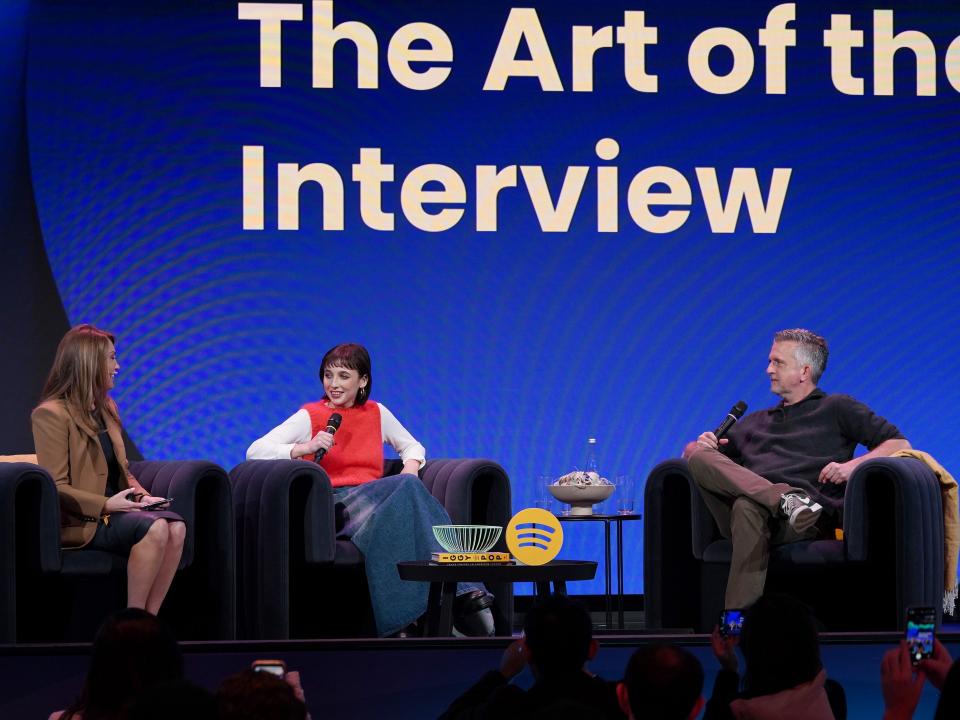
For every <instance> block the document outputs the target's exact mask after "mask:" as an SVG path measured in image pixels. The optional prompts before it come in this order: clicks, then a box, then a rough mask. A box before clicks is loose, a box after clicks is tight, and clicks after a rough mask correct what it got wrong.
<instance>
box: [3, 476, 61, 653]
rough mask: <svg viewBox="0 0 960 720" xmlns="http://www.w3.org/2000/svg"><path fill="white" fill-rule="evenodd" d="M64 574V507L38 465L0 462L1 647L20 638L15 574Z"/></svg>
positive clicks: (51, 480) (51, 481)
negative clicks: (61, 549)
mask: <svg viewBox="0 0 960 720" xmlns="http://www.w3.org/2000/svg"><path fill="white" fill-rule="evenodd" d="M58 570H60V505H59V500H58V498H57V488H56V485H55V484H54V482H53V478H51V477H50V475H49V473H47V471H46V470H44V469H43V468H42V467H40V466H39V465H34V464H32V463H24V462H13V463H10V462H3V463H0V644H2V643H14V642H16V639H17V573H19V572H36V573H38V574H39V573H42V572H57V571H58Z"/></svg>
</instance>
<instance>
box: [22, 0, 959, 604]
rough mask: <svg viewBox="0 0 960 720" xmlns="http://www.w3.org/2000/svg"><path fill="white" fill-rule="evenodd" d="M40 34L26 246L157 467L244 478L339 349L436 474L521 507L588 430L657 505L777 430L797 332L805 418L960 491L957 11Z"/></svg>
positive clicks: (578, 538) (138, 6)
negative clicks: (837, 414)
mask: <svg viewBox="0 0 960 720" xmlns="http://www.w3.org/2000/svg"><path fill="white" fill-rule="evenodd" d="M32 10H33V12H32V17H31V23H30V37H29V58H28V78H27V117H28V131H29V147H30V162H31V167H32V173H33V182H34V186H35V191H36V197H37V204H38V208H39V215H40V222H41V225H42V230H43V236H44V242H45V244H46V250H47V253H48V256H49V259H50V263H51V267H52V270H53V274H54V277H55V280H56V283H57V286H58V288H59V291H60V294H61V297H62V299H63V303H64V306H65V308H66V310H67V313H68V316H69V320H70V322H71V323H79V322H92V323H95V324H97V325H100V326H103V327H105V328H109V329H110V330H112V331H113V332H115V333H116V334H117V336H118V349H119V355H120V364H121V368H122V369H121V373H120V377H119V378H118V386H117V389H116V390H115V397H116V398H117V400H118V402H119V404H120V408H121V412H122V413H123V417H124V419H125V425H126V427H127V429H128V430H129V432H130V435H131V437H132V438H133V440H134V441H135V442H136V443H137V445H138V446H139V448H140V449H141V451H142V452H143V453H144V455H145V456H147V457H151V458H187V457H198V458H209V459H211V460H213V461H216V462H218V463H220V464H221V465H223V466H224V467H226V468H228V469H229V468H230V467H232V466H233V465H235V464H237V463H238V462H240V461H241V460H243V458H244V452H245V449H246V447H247V445H248V444H249V443H250V442H251V441H252V440H253V439H255V438H257V437H259V436H260V435H262V434H263V433H264V432H266V431H267V430H268V429H270V428H271V427H273V426H274V425H276V424H277V423H279V422H280V421H281V420H283V419H284V418H286V417H287V416H289V415H290V414H292V413H293V412H294V411H295V410H296V409H297V408H298V407H299V406H300V405H301V404H302V403H304V402H307V401H311V400H314V399H317V398H318V396H319V395H320V393H321V388H320V383H319V381H318V378H317V369H318V363H319V361H320V358H321V356H322V354H323V352H324V351H325V350H327V349H328V348H329V347H331V346H332V345H334V344H336V343H339V342H345V341H353V342H360V343H363V344H364V345H366V346H367V347H368V348H369V349H370V351H371V354H372V357H373V365H374V376H375V377H374V379H375V381H376V382H375V385H374V393H373V397H374V399H377V400H380V401H382V402H384V403H385V404H386V405H387V406H388V407H389V408H390V409H391V410H392V411H393V412H394V413H395V414H396V415H397V417H398V418H400V420H401V421H402V422H403V423H404V424H405V425H406V426H407V428H408V429H410V430H411V432H412V433H413V434H414V435H415V436H416V437H417V438H418V439H420V440H421V441H422V442H423V443H424V445H426V447H427V451H428V456H431V457H458V456H476V457H490V458H493V459H495V460H497V461H499V462H500V463H501V464H502V465H503V466H504V467H505V468H506V470H507V471H508V473H509V475H510V477H511V479H512V482H513V496H514V501H513V502H514V509H515V510H518V509H520V508H522V507H525V506H529V505H531V504H533V502H534V500H535V496H536V484H537V478H538V476H540V475H542V474H548V475H552V476H557V475H560V474H562V473H564V472H567V471H569V470H572V469H575V468H577V467H579V466H581V465H582V463H583V459H584V455H585V452H586V440H587V438H588V437H596V438H597V439H598V448H599V459H600V468H601V470H602V471H603V472H604V474H606V475H607V476H609V477H613V476H614V475H618V474H623V473H628V474H633V475H635V476H636V477H637V478H638V481H639V482H638V485H642V480H643V478H645V477H646V474H647V473H648V472H649V470H650V469H651V468H652V467H653V466H654V465H655V464H656V463H657V462H659V461H661V460H664V459H667V458H670V457H675V456H676V455H678V454H679V452H680V450H681V448H682V445H683V443H684V442H685V441H687V440H689V439H692V438H694V437H695V436H696V435H697V434H699V433H700V432H701V431H702V430H704V429H710V428H712V427H714V426H715V425H716V423H717V422H718V421H719V420H720V418H721V417H722V416H723V414H724V413H725V412H726V411H727V409H728V408H729V407H730V406H731V405H732V404H733V402H735V401H736V400H738V399H741V398H742V399H744V400H746V401H747V402H748V403H749V405H750V407H751V409H757V408H760V407H764V406H767V405H771V404H773V403H774V401H775V400H776V398H775V397H774V396H772V395H770V393H769V389H768V383H767V381H766V378H765V375H764V368H765V366H766V354H767V352H768V350H769V346H770V340H771V336H772V334H773V332H774V331H776V330H778V329H781V328H785V327H809V328H811V329H813V330H815V331H817V332H819V333H821V334H823V335H825V336H826V337H827V339H828V341H829V343H830V347H831V360H830V364H829V367H828V369H827V372H826V374H825V376H824V378H823V380H822V383H821V385H822V387H823V388H824V389H825V390H827V391H828V392H831V391H835V392H847V393H850V394H852V395H854V396H856V397H858V398H859V399H861V400H863V401H865V402H867V403H868V404H870V405H871V406H872V407H873V408H874V409H875V410H877V412H879V413H881V414H882V415H884V416H885V417H887V418H888V419H890V420H891V421H893V422H894V423H896V424H897V425H898V426H899V427H900V428H901V430H902V431H903V432H904V433H905V434H906V436H907V437H908V438H909V439H910V440H911V441H912V443H913V444H914V446H915V447H919V448H921V449H925V450H928V451H929V452H931V453H933V454H934V455H935V456H937V457H938V459H940V460H941V461H942V462H943V463H944V464H945V465H946V466H947V467H948V468H949V467H953V468H955V469H956V468H958V467H960V450H958V448H957V444H956V442H955V439H954V427H955V425H956V422H955V419H954V418H955V416H956V408H957V407H958V406H960V397H958V391H957V383H956V379H955V378H956V376H954V374H953V373H954V371H955V370H956V367H957V362H956V359H955V347H956V345H957V340H958V329H957V325H958V323H957V321H956V319H955V314H956V312H957V306H958V299H960V291H958V289H957V279H958V272H957V271H958V269H960V262H958V250H960V243H958V235H957V230H956V220H955V216H956V213H957V207H958V185H957V181H956V178H957V171H958V168H960V139H958V137H960V136H958V132H957V130H958V120H957V118H958V117H960V114H958V109H960V102H958V100H960V41H958V40H955V38H957V36H960V8H958V7H957V6H956V4H955V3H946V2H940V3H930V2H921V3H915V2H905V1H902V0H898V1H897V2H885V3H881V4H876V5H871V4H869V3H863V2H841V1H836V2H826V3H785V4H780V5H778V4H776V3H707V2H700V1H697V2H683V3H675V2H674V3H668V2H663V1H661V0H653V1H644V2H635V3H630V2H624V1H616V2H601V1H599V0H598V1H597V2H592V3H583V2H560V1H556V0H554V1H552V2H536V3H526V4H516V5H511V4H509V3H504V2H491V1H485V2H472V3H469V2H437V1H434V2H426V1H422V2H402V3H400V2H396V3H394V2H359V1H348V0H336V2H313V3H310V2H292V3H267V4H257V3H236V2H232V3H229V2H195V1H193V2H142V3H141V2H138V3H129V2H126V1H109V0H99V1H94V0H86V1H84V0H77V1H75V2H69V3H67V2H53V1H49V2H36V3H34V7H33V8H32ZM638 492H640V491H639V490H638ZM610 502H611V503H612V502H613V501H610ZM612 507H613V505H612V504H611V508H612ZM594 530H595V531H596V532H593V531H594ZM566 535H567V546H566V548H565V549H564V552H563V556H564V557H571V558H575V557H579V558H586V557H597V556H599V555H600V553H601V545H602V543H601V541H600V533H599V528H594V527H593V526H584V525H578V526H576V527H574V526H569V527H568V528H567V533H566ZM626 542H627V544H628V546H629V549H628V554H627V574H628V578H627V587H626V590H627V591H628V592H632V593H636V592H641V591H642V564H641V563H642V550H641V528H640V523H632V524H628V527H627V530H626ZM601 584H602V583H601V581H600V580H597V581H596V582H595V583H593V584H592V585H589V586H587V585H584V586H581V587H580V588H576V589H574V590H575V591H583V592H589V591H594V592H596V591H598V590H599V589H600V587H601ZM572 589H573V588H572Z"/></svg>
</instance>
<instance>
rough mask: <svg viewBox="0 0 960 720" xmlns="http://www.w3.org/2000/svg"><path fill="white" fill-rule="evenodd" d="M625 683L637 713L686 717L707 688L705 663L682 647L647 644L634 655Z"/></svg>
mask: <svg viewBox="0 0 960 720" xmlns="http://www.w3.org/2000/svg"><path fill="white" fill-rule="evenodd" d="M623 683H624V685H626V686H627V694H628V695H629V696H630V711H631V712H632V713H633V716H634V717H636V718H653V719H654V720H685V719H686V718H687V717H689V716H690V711H691V710H693V708H694V707H695V706H696V704H697V701H698V700H699V699H700V695H701V693H702V692H703V666H702V665H701V664H700V661H699V660H697V658H695V657H694V656H693V655H691V654H690V653H689V652H687V651H686V650H684V649H682V648H678V647H674V646H673V645H647V646H644V647H641V648H639V649H638V650H637V651H636V652H635V653H634V654H633V656H632V657H631V658H630V661H629V662H628V663H627V670H626V672H625V673H624V677H623Z"/></svg>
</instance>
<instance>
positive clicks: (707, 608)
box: [643, 458, 944, 632]
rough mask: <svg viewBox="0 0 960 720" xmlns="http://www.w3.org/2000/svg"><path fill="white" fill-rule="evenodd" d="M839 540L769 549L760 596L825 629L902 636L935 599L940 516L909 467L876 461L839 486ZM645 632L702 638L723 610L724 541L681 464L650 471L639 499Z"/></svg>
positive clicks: (923, 478)
mask: <svg viewBox="0 0 960 720" xmlns="http://www.w3.org/2000/svg"><path fill="white" fill-rule="evenodd" d="M843 531H844V532H843V540H835V539H825V540H814V541H805V542H798V543H790V544H787V545H780V546H776V547H775V548H773V551H772V553H771V559H770V560H771V561H770V569H769V572H768V576H767V589H776V590H781V591H784V592H789V593H791V594H793V595H796V596H797V597H800V598H801V599H803V600H804V601H805V602H807V603H809V604H810V605H811V606H812V607H813V609H814V611H815V612H816V614H817V617H818V618H819V619H820V621H821V622H823V623H824V624H825V626H826V627H827V629H829V630H835V631H841V630H843V631H846V630H894V629H902V628H903V625H904V617H905V612H906V608H908V607H910V606H932V607H935V608H937V617H938V621H939V618H940V613H941V608H942V598H943V579H944V576H943V567H944V566H943V558H944V545H943V542H944V540H943V509H942V505H941V495H940V484H939V482H938V480H937V478H936V476H935V475H934V474H933V473H932V472H931V471H930V469H929V468H927V467H926V465H924V464H923V463H921V462H920V461H918V460H914V459H911V458H877V459H873V460H868V461H867V462H864V463H863V464H862V465H860V466H859V467H858V468H857V469H856V471H855V472H854V474H853V476H852V477H851V478H850V481H849V483H848V484H847V490H846V495H845V498H844V506H843ZM643 555H644V557H643V574H644V597H645V609H646V623H647V627H648V628H694V629H696V630H698V631H700V632H709V631H710V630H711V629H712V628H713V625H714V624H715V623H716V620H717V617H718V615H719V613H720V611H721V610H722V609H723V595H724V590H725V588H726V580H727V573H728V570H729V567H730V565H729V563H730V541H729V540H725V539H723V538H722V537H721V536H720V533H719V530H718V529H717V526H716V523H715V522H714V521H713V517H712V516H711V515H710V512H709V511H708V510H707V507H706V505H705V504H704V502H703V500H702V499H701V498H700V493H699V491H698V490H697V488H696V486H695V485H694V482H693V478H692V477H691V476H690V473H689V471H688V469H687V463H686V461H685V460H668V461H666V462H663V463H660V464H659V465H657V466H656V467H655V468H654V469H653V470H652V471H651V473H650V476H649V477H648V479H647V485H646V489H645V491H644V553H643Z"/></svg>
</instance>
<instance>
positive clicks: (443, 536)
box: [433, 525, 503, 553]
mask: <svg viewBox="0 0 960 720" xmlns="http://www.w3.org/2000/svg"><path fill="white" fill-rule="evenodd" d="M502 532H503V528H502V527H500V526H499V525H434V526H433V536H434V537H435V538H436V539H437V542H438V543H440V546H441V547H442V548H443V549H444V550H446V551H447V552H450V553H482V552H486V551H487V550H489V549H490V548H492V547H493V546H494V545H496V543H497V540H499V539H500V533H502Z"/></svg>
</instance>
